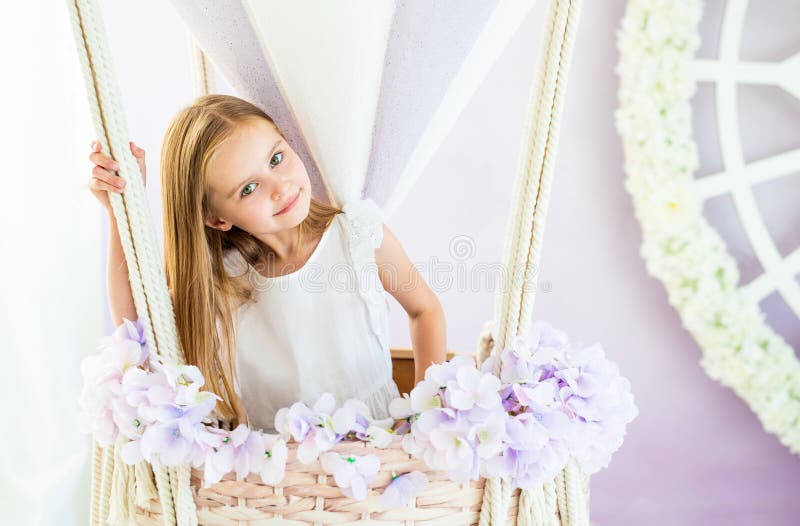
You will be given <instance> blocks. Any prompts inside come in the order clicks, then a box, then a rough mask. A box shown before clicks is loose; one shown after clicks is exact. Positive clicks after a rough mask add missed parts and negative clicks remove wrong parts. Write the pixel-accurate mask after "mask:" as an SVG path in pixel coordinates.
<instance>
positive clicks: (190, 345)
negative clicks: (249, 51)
mask: <svg viewBox="0 0 800 526" xmlns="http://www.w3.org/2000/svg"><path fill="white" fill-rule="evenodd" d="M259 118H260V119H265V120H267V121H268V122H269V123H271V124H272V125H273V126H274V127H275V129H276V130H277V131H278V133H279V134H280V135H281V136H282V137H283V134H282V133H281V132H280V130H278V127H277V126H276V125H275V122H274V121H273V120H272V118H271V117H270V116H269V115H267V114H266V113H265V112H263V111H262V110H261V109H260V108H258V107H257V106H255V105H253V104H251V103H249V102H247V101H245V100H243V99H240V98H238V97H233V96H230V95H221V94H214V95H204V96H202V97H198V98H197V99H195V101H194V102H193V103H192V104H190V105H189V106H187V107H185V108H183V109H182V110H181V111H180V112H178V114H177V115H176V116H175V117H174V118H173V119H172V121H171V122H170V124H169V126H168V128H167V131H166V132H165V134H164V140H163V143H162V146H161V195H162V202H163V225H164V264H165V272H166V278H167V286H168V287H169V290H170V294H171V295H172V300H173V306H174V310H175V323H176V325H177V330H178V337H179V339H180V344H181V347H182V348H183V353H184V356H185V358H186V362H187V363H189V364H192V365H196V366H197V367H198V368H199V369H200V371H201V372H202V373H203V377H204V378H205V381H206V385H205V387H204V388H205V389H208V390H210V391H213V392H214V393H216V394H217V395H219V396H220V397H221V398H222V401H220V402H218V403H217V408H216V412H217V415H218V417H219V418H220V419H222V420H224V421H226V422H228V423H229V424H230V425H232V426H235V425H237V424H238V423H246V422H247V415H246V412H245V409H244V406H243V405H242V402H241V400H240V399H239V397H238V396H237V394H236V391H235V389H234V385H235V384H234V378H236V367H235V364H236V360H235V349H236V334H235V330H234V322H233V314H234V313H235V311H236V309H237V308H238V307H239V306H241V305H243V304H244V303H246V302H248V301H250V300H252V299H253V296H254V294H253V286H252V284H251V283H250V282H248V280H247V279H246V275H242V276H232V275H229V274H228V273H227V272H226V270H225V266H224V263H223V261H224V260H223V256H224V255H225V254H226V253H227V252H228V251H230V250H235V251H238V252H239V254H240V255H241V256H242V257H243V258H244V260H245V261H247V263H248V264H250V265H256V264H257V262H259V261H264V258H265V257H266V256H267V255H268V254H269V252H270V249H269V248H268V247H267V246H266V245H264V244H263V243H261V242H260V241H259V240H257V239H256V238H254V237H253V236H251V235H250V234H249V233H248V232H245V231H244V230H241V229H240V228H238V227H236V226H234V227H232V228H231V229H230V230H228V231H225V232H223V231H220V230H217V229H214V228H211V227H209V226H207V225H205V223H204V218H205V217H206V215H207V214H208V212H209V202H208V189H209V186H208V165H209V160H210V159H211V157H212V156H213V154H214V152H215V151H216V149H217V148H218V147H219V146H220V144H221V143H222V142H223V141H225V140H226V139H227V138H229V137H230V136H231V135H232V134H233V133H234V132H235V131H236V130H237V127H238V126H239V125H241V124H245V123H247V122H248V121H252V120H253V119H259ZM284 138H285V137H284ZM340 212H341V210H340V209H339V208H336V207H334V206H330V205H327V204H325V203H322V202H320V201H317V200H316V199H313V198H312V199H311V206H310V210H309V213H308V216H307V217H306V218H305V219H304V220H303V222H302V223H301V224H300V225H299V228H298V240H297V247H298V248H299V247H300V244H301V242H302V240H303V238H304V236H305V235H321V234H322V233H323V232H324V231H325V230H326V229H327V228H328V225H330V223H331V222H332V221H333V218H334V216H335V215H336V214H338V213H340Z"/></svg>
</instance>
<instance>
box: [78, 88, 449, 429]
mask: <svg viewBox="0 0 800 526" xmlns="http://www.w3.org/2000/svg"><path fill="white" fill-rule="evenodd" d="M130 148H131V152H132V153H133V155H134V157H135V158H136V159H137V161H138V163H139V168H140V170H141V172H142V175H143V176H144V175H145V154H144V150H142V149H141V148H139V147H138V146H136V145H135V144H134V143H133V142H131V143H130ZM92 150H93V153H91V154H90V155H89V159H90V160H91V161H92V162H93V163H94V164H95V165H96V166H94V168H93V169H92V177H91V179H90V181H89V188H90V189H91V191H92V193H93V194H94V195H95V196H96V197H97V199H99V200H100V202H101V203H102V204H103V206H104V207H105V208H106V209H107V211H108V213H109V219H110V226H111V228H110V240H109V258H108V282H107V287H108V295H109V305H110V308H111V315H112V319H113V321H114V323H115V324H116V325H119V324H120V323H122V318H123V317H125V318H128V319H131V320H133V319H136V318H137V315H136V310H135V308H134V303H133V298H132V294H131V290H130V283H129V280H128V271H127V265H126V263H125V258H124V254H123V251H122V247H121V245H120V241H119V233H118V231H117V228H116V223H115V219H114V215H113V213H112V211H111V206H110V203H109V197H108V194H107V192H111V191H113V192H119V193H122V192H123V191H124V185H125V183H124V181H123V180H122V179H121V178H120V177H119V176H117V175H116V173H115V171H116V170H118V169H119V165H118V164H117V162H116V161H115V160H114V159H113V158H111V157H109V156H107V155H105V154H103V153H101V152H100V151H98V150H99V144H98V143H97V142H93V143H92ZM161 152H162V153H161V172H162V176H161V191H162V200H163V230H164V258H165V271H166V278H167V285H168V287H169V290H170V294H171V295H172V300H173V306H174V310H175V321H176V325H177V330H178V335H179V338H180V342H181V347H182V348H183V351H184V354H185V356H186V361H187V362H188V363H190V364H194V365H196V366H198V367H199V368H200V370H201V371H202V373H203V376H204V378H205V380H206V386H205V388H206V389H209V390H211V391H214V392H215V393H216V394H218V395H219V396H220V397H221V398H222V401H221V402H219V403H218V404H217V410H216V411H217V416H218V417H219V418H220V419H222V420H223V421H225V422H227V423H229V424H230V425H236V424H238V423H239V422H245V423H248V424H249V425H250V426H252V427H253V428H256V429H258V428H261V429H265V430H268V431H274V424H273V422H274V416H275V413H276V412H277V410H278V409H279V408H280V407H283V406H288V405H291V404H292V403H294V402H296V401H302V402H305V403H306V404H309V405H310V404H311V403H313V402H314V401H315V400H316V399H317V398H318V397H319V395H321V394H322V393H324V392H326V391H328V392H332V393H333V394H334V395H336V397H337V400H338V401H339V403H341V402H343V401H344V400H346V399H348V398H359V399H361V400H363V401H364V402H365V403H367V405H368V406H369V407H370V409H371V411H372V414H373V416H375V417H376V418H385V417H386V416H388V409H387V406H388V403H389V401H391V399H392V398H394V397H397V396H400V394H399V392H398V389H397V385H396V384H395V383H394V381H393V380H392V368H391V358H390V354H389V343H388V316H387V309H388V305H387V303H386V294H385V292H389V293H390V294H391V295H392V296H394V298H395V299H396V300H397V301H398V302H399V303H400V305H401V306H402V307H403V309H404V310H405V311H406V312H407V313H408V316H409V327H410V332H411V341H412V347H413V349H414V369H415V382H419V381H420V380H421V379H422V378H423V377H424V372H425V369H426V368H427V367H428V366H429V365H430V364H432V363H441V362H443V361H445V348H446V347H445V319H444V313H443V311H442V308H441V305H440V303H439V301H438V298H437V297H436V295H435V294H434V293H433V291H432V290H431V289H430V288H429V287H428V285H427V284H426V283H425V281H424V280H423V279H422V277H421V276H420V274H419V273H418V272H417V270H416V268H415V267H414V266H413V265H412V263H411V262H410V261H409V259H408V256H407V255H406V253H405V252H404V250H403V248H402V246H401V245H400V243H399V241H398V240H397V238H395V236H394V234H392V232H391V231H390V230H389V229H388V228H387V227H386V225H384V224H383V223H382V222H381V218H380V217H381V216H380V210H379V209H378V207H377V205H376V204H375V203H374V202H373V201H372V200H371V199H359V200H355V201H353V202H350V203H345V204H344V205H343V208H342V209H339V208H336V207H333V206H330V205H326V204H324V203H322V202H320V201H317V200H316V199H314V198H313V197H312V196H311V195H310V181H309V177H308V173H307V172H306V168H305V166H304V165H303V162H302V161H301V159H300V158H299V157H298V156H297V154H296V153H295V151H294V150H293V149H292V148H291V146H290V145H289V144H288V142H287V141H286V138H285V137H284V136H283V134H282V133H281V132H280V130H279V129H278V128H277V126H276V125H275V123H274V122H273V121H272V119H271V118H270V117H269V116H268V115H267V114H266V113H264V112H263V111H261V110H260V109H259V108H258V107H256V106H254V105H253V104H250V103H249V102H247V101H244V100H242V99H239V98H237V97H232V96H228V95H206V96H203V97H199V98H198V99H196V100H195V101H194V103H192V104H191V105H190V106H188V107H186V108H184V109H182V110H181V111H180V112H179V113H178V114H177V115H176V116H175V118H174V119H173V120H172V122H171V123H170V125H169V127H168V129H167V131H166V133H165V136H164V141H163V144H162V150H161Z"/></svg>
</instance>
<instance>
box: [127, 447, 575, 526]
mask: <svg viewBox="0 0 800 526" xmlns="http://www.w3.org/2000/svg"><path fill="white" fill-rule="evenodd" d="M288 447H289V459H288V461H287V463H286V476H285V477H284V479H283V480H282V481H281V483H280V484H279V485H278V486H270V485H267V484H264V483H262V482H261V478H260V477H259V476H258V475H255V474H253V475H248V476H247V477H246V478H245V479H243V480H237V477H236V474H235V473H228V474H226V475H225V476H224V477H223V479H222V480H221V481H220V482H218V483H216V484H214V485H212V486H211V487H209V488H203V487H202V478H203V472H202V471H201V470H194V469H193V470H192V472H191V474H192V476H191V486H192V493H193V495H194V500H195V503H196V505H197V517H198V522H199V524H201V525H208V526H210V525H214V526H216V525H220V526H222V525H225V526H227V525H230V526H255V525H286V526H289V525H297V526H300V525H320V526H322V525H328V524H331V525H333V524H336V525H344V524H355V523H359V521H375V522H374V524H375V525H378V524H380V526H392V525H397V526H410V525H414V524H415V521H421V522H420V524H422V523H424V524H425V526H471V525H477V524H478V519H479V516H480V510H481V503H482V501H483V488H484V485H485V482H486V480H485V479H483V478H481V479H479V480H477V481H468V482H465V483H457V482H453V481H451V480H449V479H448V478H447V476H446V475H445V473H443V472H440V471H434V470H431V469H430V468H428V466H427V465H426V464H425V463H424V462H423V461H421V460H418V459H415V458H412V457H411V456H410V455H409V454H408V453H406V452H405V451H404V450H403V448H402V440H401V439H400V438H399V437H398V438H396V439H395V440H393V442H392V443H391V445H390V446H389V447H387V448H385V449H381V448H376V447H374V446H371V445H368V444H366V443H365V442H340V443H338V444H336V445H335V446H334V447H333V448H332V449H331V451H335V452H337V453H340V454H342V455H346V454H355V455H365V454H374V455H376V456H377V457H378V458H379V459H380V461H381V469H380V471H379V472H378V474H377V476H376V477H375V479H373V480H372V482H371V483H370V484H369V486H368V487H369V494H368V496H367V498H366V499H364V500H362V501H357V500H354V499H352V498H348V497H345V496H344V494H343V493H342V491H341V490H340V489H339V487H337V486H336V483H335V482H334V480H333V476H332V475H327V474H326V473H325V472H324V471H323V470H322V467H321V466H320V463H319V461H316V462H314V463H313V464H309V465H306V464H302V463H300V462H299V461H298V460H297V458H296V455H295V450H296V448H297V444H296V443H294V442H291V443H289V444H288ZM412 470H418V471H422V472H424V473H425V474H426V475H427V477H428V485H427V486H426V487H425V489H424V490H423V491H422V492H420V493H419V494H418V495H417V496H416V497H415V498H414V499H413V500H412V502H411V503H410V504H409V505H408V506H406V507H403V508H395V509H388V510H384V509H383V508H382V507H381V506H380V504H379V503H378V497H379V495H380V494H381V493H382V492H383V489H384V488H385V487H386V486H387V485H388V484H389V482H391V476H392V475H391V473H392V471H395V472H396V473H397V474H398V475H399V474H403V473H406V472H408V471H412ZM584 491H585V492H586V494H587V502H588V491H589V477H586V478H585V484H584ZM519 497H520V490H519V489H515V490H514V492H513V493H512V495H511V499H510V502H509V506H508V521H507V524H508V525H516V524H517V508H518V505H519ZM136 523H137V524H142V525H147V526H162V525H163V524H164V522H163V517H162V514H161V506H160V504H159V502H158V500H151V501H150V503H149V505H148V506H147V507H146V508H143V507H137V509H136ZM370 524H373V523H372V522H371V523H370ZM556 524H558V522H556Z"/></svg>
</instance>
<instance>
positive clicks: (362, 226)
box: [338, 197, 384, 249]
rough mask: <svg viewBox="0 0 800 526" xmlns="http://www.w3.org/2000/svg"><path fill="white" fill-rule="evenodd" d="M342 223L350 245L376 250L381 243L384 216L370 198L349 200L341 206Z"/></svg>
mask: <svg viewBox="0 0 800 526" xmlns="http://www.w3.org/2000/svg"><path fill="white" fill-rule="evenodd" d="M342 212H343V213H341V214H338V215H339V216H341V219H342V223H343V224H344V226H345V229H346V230H347V235H348V237H349V240H350V243H351V244H355V245H367V246H369V247H370V248H373V249H375V248H378V247H380V246H381V242H382V241H383V223H384V214H383V210H382V209H381V207H380V206H378V204H377V203H376V202H375V201H373V200H372V198H369V197H367V198H361V199H351V200H350V201H348V202H346V203H345V204H344V205H343V206H342Z"/></svg>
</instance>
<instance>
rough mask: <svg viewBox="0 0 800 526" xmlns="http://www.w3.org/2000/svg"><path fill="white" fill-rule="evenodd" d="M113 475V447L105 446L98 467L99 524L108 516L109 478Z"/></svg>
mask: <svg viewBox="0 0 800 526" xmlns="http://www.w3.org/2000/svg"><path fill="white" fill-rule="evenodd" d="M113 475H114V448H113V447H112V446H107V447H104V448H103V463H102V466H101V467H100V480H99V481H98V482H99V486H100V491H99V494H98V504H97V506H98V513H97V515H98V518H99V520H100V523H99V524H101V525H103V524H104V523H105V521H106V517H108V509H109V500H110V498H111V479H112V477H113ZM93 505H94V503H93Z"/></svg>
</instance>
